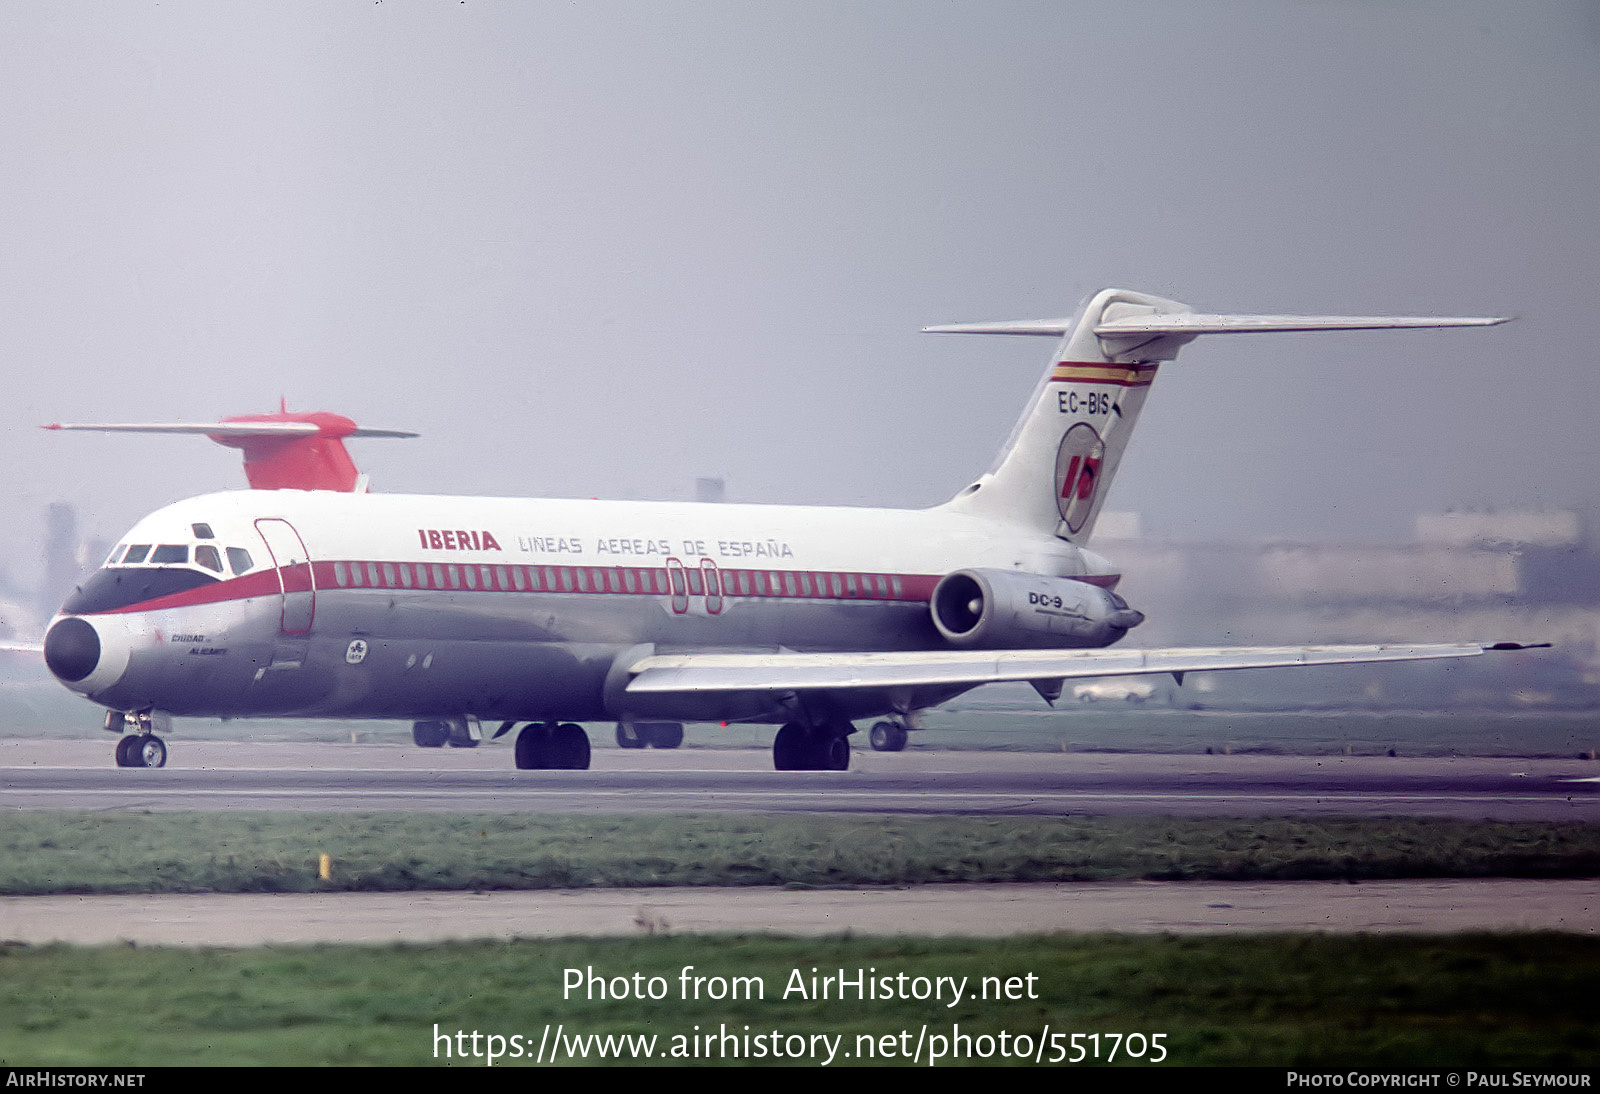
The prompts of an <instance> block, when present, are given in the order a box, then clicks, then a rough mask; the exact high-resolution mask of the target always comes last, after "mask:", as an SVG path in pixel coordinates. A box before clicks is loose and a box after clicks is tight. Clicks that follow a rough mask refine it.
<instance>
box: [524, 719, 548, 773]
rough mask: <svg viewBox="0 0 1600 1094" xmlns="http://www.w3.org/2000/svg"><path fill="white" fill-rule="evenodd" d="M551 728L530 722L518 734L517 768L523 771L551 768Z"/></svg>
mask: <svg viewBox="0 0 1600 1094" xmlns="http://www.w3.org/2000/svg"><path fill="white" fill-rule="evenodd" d="M549 739H550V727H549V726H544V725H540V724H539V723H538V722H529V723H528V724H527V725H525V726H523V727H522V732H521V733H519V734H517V745H516V755H517V767H518V769H519V770H522V771H542V770H543V769H545V768H547V767H549V766H550V755H549V754H550V749H549V747H548V742H549Z"/></svg>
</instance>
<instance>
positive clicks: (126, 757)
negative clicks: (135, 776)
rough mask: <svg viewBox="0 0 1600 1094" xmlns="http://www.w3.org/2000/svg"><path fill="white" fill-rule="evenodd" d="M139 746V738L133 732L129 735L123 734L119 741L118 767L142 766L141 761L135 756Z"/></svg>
mask: <svg viewBox="0 0 1600 1094" xmlns="http://www.w3.org/2000/svg"><path fill="white" fill-rule="evenodd" d="M138 748H139V738H138V737H136V736H134V735H133V734H131V733H130V734H127V735H125V736H123V737H122V738H120V739H119V740H118V741H117V766H118V767H140V766H142V765H141V764H140V763H139V761H138V759H137V758H136V757H135V753H136V752H137V751H138Z"/></svg>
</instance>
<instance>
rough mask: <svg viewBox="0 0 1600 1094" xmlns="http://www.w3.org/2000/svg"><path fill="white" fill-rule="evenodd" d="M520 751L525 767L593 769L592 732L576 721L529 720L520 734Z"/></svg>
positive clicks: (519, 754) (519, 764) (523, 767)
mask: <svg viewBox="0 0 1600 1094" xmlns="http://www.w3.org/2000/svg"><path fill="white" fill-rule="evenodd" d="M516 752H517V767H518V768H520V769H521V770H523V771H548V770H552V769H553V770H562V771H587V770H588V769H589V735H588V734H587V733H585V732H584V731H583V727H582V726H580V725H576V724H574V723H572V722H562V723H561V724H560V725H557V724H556V723H555V722H529V723H528V724H527V725H525V726H523V727H522V732H521V733H518V734H517V748H516Z"/></svg>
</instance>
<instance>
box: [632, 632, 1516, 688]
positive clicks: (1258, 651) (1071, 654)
mask: <svg viewBox="0 0 1600 1094" xmlns="http://www.w3.org/2000/svg"><path fill="white" fill-rule="evenodd" d="M1528 648H1531V647H1528V646H1523V645H1520V644H1517V643H1513V642H1500V643H1495V644H1494V645H1489V646H1485V645H1481V644H1474V643H1455V644H1445V645H1421V646H1256V647H1249V646H1243V647H1231V648H1229V647H1219V648H1214V649H1207V648H1191V647H1178V648H1172V649H1149V650H1133V649H1130V650H1117V649H1098V650H925V651H917V652H909V653H900V652H897V653H731V654H714V653H687V654H661V655H656V656H652V657H645V658H642V659H641V660H639V661H638V662H636V663H635V664H634V665H633V666H632V668H631V670H630V671H631V672H632V674H633V679H632V680H631V681H630V682H629V683H628V690H629V691H630V692H680V691H804V690H812V689H819V688H827V689H835V688H903V687H938V686H941V685H956V686H960V685H970V686H974V687H975V686H977V685H979V684H997V683H1002V682H1006V681H1030V682H1031V681H1058V680H1069V679H1083V678H1085V677H1094V676H1132V675H1137V674H1140V673H1174V674H1179V675H1181V674H1183V673H1186V672H1212V671H1216V670H1220V669H1254V668H1279V667H1284V666H1289V665H1353V664H1364V663H1368V662H1376V661H1427V660H1433V659H1435V658H1443V657H1476V656H1478V655H1479V654H1482V653H1484V652H1486V651H1489V650H1502V649H1528Z"/></svg>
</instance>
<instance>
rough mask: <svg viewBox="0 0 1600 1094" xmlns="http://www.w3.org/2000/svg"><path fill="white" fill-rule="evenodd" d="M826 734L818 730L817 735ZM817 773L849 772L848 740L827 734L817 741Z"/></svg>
mask: <svg viewBox="0 0 1600 1094" xmlns="http://www.w3.org/2000/svg"><path fill="white" fill-rule="evenodd" d="M823 732H826V731H825V730H819V731H818V733H819V734H820V733H823ZM816 752H817V770H818V771H849V770H850V738H848V737H836V736H834V735H833V734H831V733H830V734H828V735H827V736H826V737H822V738H820V739H819V740H818V741H817V750H816Z"/></svg>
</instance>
